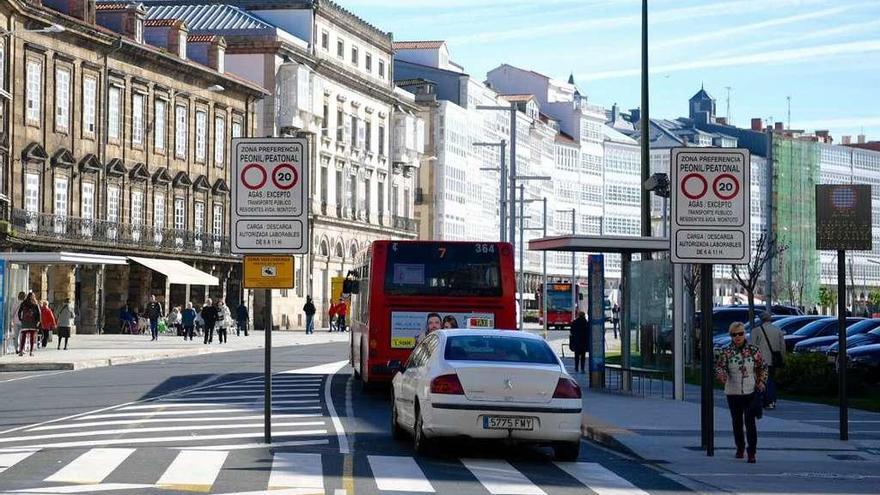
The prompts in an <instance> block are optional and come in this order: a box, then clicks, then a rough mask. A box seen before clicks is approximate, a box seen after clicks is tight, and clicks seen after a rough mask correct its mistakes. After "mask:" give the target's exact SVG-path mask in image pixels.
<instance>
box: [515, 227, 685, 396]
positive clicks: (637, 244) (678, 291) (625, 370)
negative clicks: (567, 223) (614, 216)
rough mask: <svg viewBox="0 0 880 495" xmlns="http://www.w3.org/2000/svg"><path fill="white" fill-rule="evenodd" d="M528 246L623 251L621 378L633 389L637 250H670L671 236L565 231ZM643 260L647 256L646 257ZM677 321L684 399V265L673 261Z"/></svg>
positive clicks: (679, 389)
mask: <svg viewBox="0 0 880 495" xmlns="http://www.w3.org/2000/svg"><path fill="white" fill-rule="evenodd" d="M528 248H529V249H530V250H532V251H559V252H576V253H591V254H619V255H620V260H621V266H620V268H621V270H620V298H621V299H620V301H621V306H622V307H623V311H622V312H621V321H620V328H621V332H620V348H621V366H620V369H621V381H622V384H621V385H622V388H623V390H624V391H630V390H631V389H632V373H631V370H632V368H633V367H632V345H631V344H632V342H631V337H632V334H631V332H630V329H631V328H632V324H631V319H632V315H633V314H634V312H633V310H640V309H642V308H634V307H633V301H631V295H632V290H631V289H632V287H633V286H632V284H633V283H634V281H633V273H632V267H633V254H636V253H646V254H653V253H662V252H667V251H669V239H668V238H663V237H615V236H595V235H564V236H553V237H543V238H538V239H533V240H531V241H529V245H528ZM642 259H643V260H644V259H645V257H643V258H642ZM672 272H673V273H672V278H673V291H672V293H673V297H672V300H673V308H674V310H673V325H672V339H671V343H672V352H673V361H674V362H673V367H672V368H673V373H672V374H673V395H674V397H675V398H676V399H683V395H684V357H683V356H684V345H683V342H684V338H683V337H684V336H683V325H682V321H683V311H682V310H681V308H682V307H683V306H682V304H681V301H682V300H683V297H682V295H683V289H684V288H683V284H682V283H681V280H682V277H681V269H680V265H673V267H672Z"/></svg>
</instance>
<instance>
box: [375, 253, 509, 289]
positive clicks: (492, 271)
mask: <svg viewBox="0 0 880 495" xmlns="http://www.w3.org/2000/svg"><path fill="white" fill-rule="evenodd" d="M385 293H386V294H387V295H399V296H403V295H406V296H500V295H501V268H500V256H499V253H498V248H497V246H496V245H495V244H486V243H473V244H441V245H437V244H409V243H401V244H392V245H391V247H390V249H389V250H388V264H387V268H386V270H385Z"/></svg>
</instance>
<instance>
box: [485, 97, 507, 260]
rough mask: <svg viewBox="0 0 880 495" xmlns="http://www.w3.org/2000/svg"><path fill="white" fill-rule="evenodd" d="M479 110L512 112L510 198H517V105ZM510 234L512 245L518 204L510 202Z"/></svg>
mask: <svg viewBox="0 0 880 495" xmlns="http://www.w3.org/2000/svg"><path fill="white" fill-rule="evenodd" d="M477 110H503V111H507V112H510V197H511V198H516V104H515V103H511V104H510V106H501V105H477ZM509 222H510V231H509V232H510V234H509V235H508V240H509V241H510V242H511V243H512V242H513V241H514V239H516V202H515V201H510V218H509Z"/></svg>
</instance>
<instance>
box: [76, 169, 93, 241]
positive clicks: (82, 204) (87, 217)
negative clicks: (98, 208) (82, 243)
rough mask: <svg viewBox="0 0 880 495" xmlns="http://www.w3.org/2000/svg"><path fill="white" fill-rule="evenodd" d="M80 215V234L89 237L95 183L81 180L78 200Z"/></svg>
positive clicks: (90, 233)
mask: <svg viewBox="0 0 880 495" xmlns="http://www.w3.org/2000/svg"><path fill="white" fill-rule="evenodd" d="M79 211H80V213H79V214H80V217H82V220H83V222H82V229H81V231H82V235H83V236H86V237H91V235H92V220H94V219H95V184H94V183H93V182H83V183H82V191H81V193H80V201H79Z"/></svg>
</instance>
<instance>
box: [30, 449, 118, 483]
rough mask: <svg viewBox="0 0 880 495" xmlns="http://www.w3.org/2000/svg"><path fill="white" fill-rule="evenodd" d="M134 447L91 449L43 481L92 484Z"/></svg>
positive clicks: (100, 479)
mask: <svg viewBox="0 0 880 495" xmlns="http://www.w3.org/2000/svg"><path fill="white" fill-rule="evenodd" d="M133 452H134V449H92V450H89V451H88V452H86V453H84V454H83V455H81V456H79V457H77V458H76V459H74V460H73V461H72V462H70V464H68V465H66V466H64V467H63V468H61V469H59V470H58V472H56V473H55V474H53V475H52V476H49V477H48V478H46V480H45V481H54V482H61V483H84V484H93V483H100V482H102V481H104V478H106V477H107V476H109V475H110V473H112V472H113V470H114V469H116V468H117V467H119V465H120V464H122V463H123V462H124V461H125V460H126V459H128V456H130V455H131V454H132V453H133Z"/></svg>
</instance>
